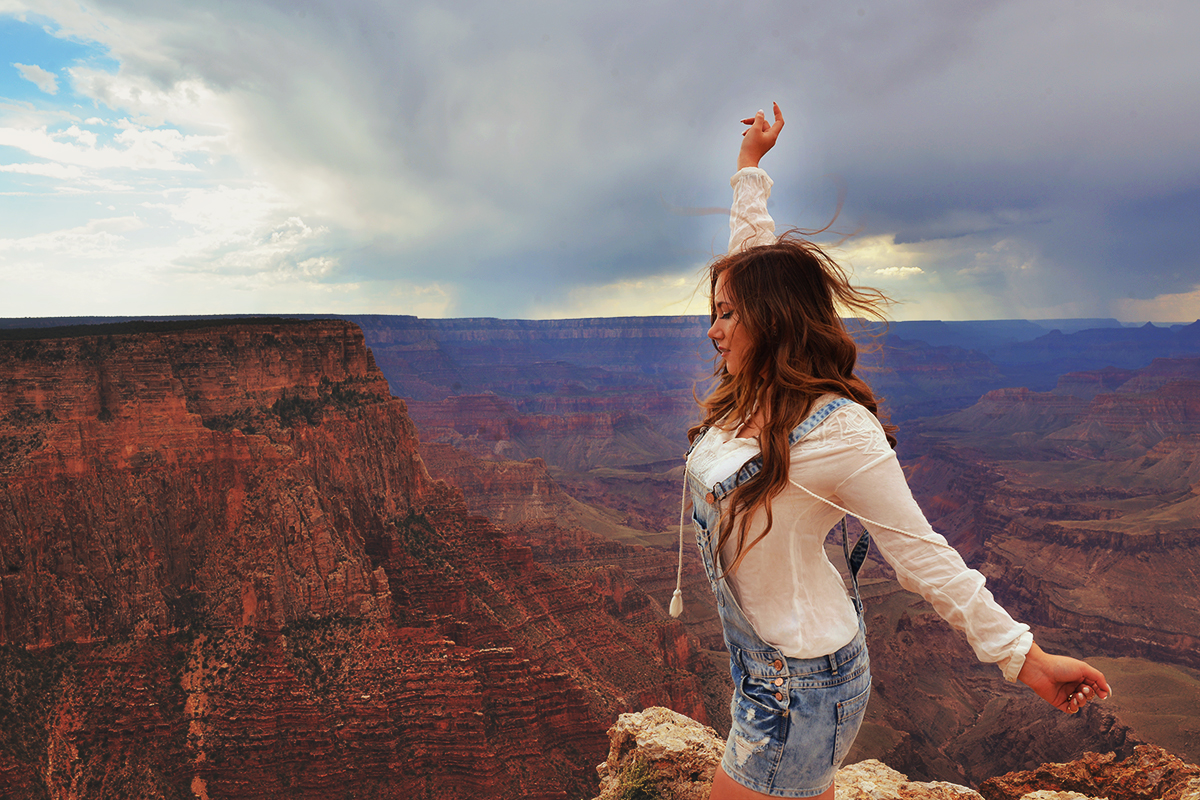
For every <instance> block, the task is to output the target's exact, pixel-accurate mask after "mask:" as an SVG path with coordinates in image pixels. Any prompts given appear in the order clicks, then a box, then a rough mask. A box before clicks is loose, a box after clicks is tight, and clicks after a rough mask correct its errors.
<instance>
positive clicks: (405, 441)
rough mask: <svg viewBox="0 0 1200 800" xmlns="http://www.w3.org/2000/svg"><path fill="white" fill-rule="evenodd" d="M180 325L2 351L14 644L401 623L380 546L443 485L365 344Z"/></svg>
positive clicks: (50, 338)
mask: <svg viewBox="0 0 1200 800" xmlns="http://www.w3.org/2000/svg"><path fill="white" fill-rule="evenodd" d="M161 328H162V329H160V330H156V331H154V332H153V335H147V334H145V333H124V332H122V326H120V325H117V326H96V328H95V329H94V330H95V333H91V332H90V331H87V330H85V331H83V333H84V334H85V335H78V334H79V333H80V331H72V332H71V333H74V334H76V335H71V336H67V337H58V336H55V334H56V333H57V332H56V331H53V330H49V331H42V332H40V333H41V334H42V335H44V336H46V337H47V338H37V339H25V340H7V341H0V375H3V380H2V381H0V475H3V478H4V481H3V487H2V488H0V561H2V563H0V571H2V572H0V574H2V576H3V577H2V580H0V644H3V643H14V644H23V645H33V646H46V645H51V644H55V643H58V642H64V641H86V640H89V639H93V638H96V637H103V636H107V635H110V634H114V633H121V632H128V631H131V630H133V629H138V630H143V631H151V632H152V631H166V630H170V629H173V628H175V627H178V626H179V625H181V624H184V623H185V622H186V620H185V619H183V617H184V616H186V615H187V614H189V613H201V612H202V613H204V614H211V615H213V618H214V620H215V621H217V622H220V623H225V624H239V625H251V626H253V627H257V628H261V629H278V628H279V626H281V625H283V624H284V623H286V622H287V621H288V620H290V619H294V618H298V617H300V618H302V617H306V616H308V615H311V614H317V615H324V614H331V613H344V614H351V615H355V616H361V615H366V616H378V615H380V614H383V613H385V611H386V608H387V604H388V600H387V598H388V588H387V579H386V577H385V576H384V575H383V573H382V571H381V570H375V569H372V567H371V562H370V559H369V558H367V557H366V554H365V549H364V548H365V547H366V542H367V541H368V539H369V538H370V534H371V531H372V530H378V529H379V528H381V527H382V526H383V525H384V524H385V521H386V520H387V519H389V518H392V517H395V516H400V515H403V514H407V513H408V512H409V511H410V510H411V509H412V508H413V506H414V505H417V504H419V502H420V498H421V496H422V495H423V494H424V493H426V491H427V490H428V487H429V486H430V483H431V482H430V479H429V477H428V474H427V473H426V472H425V469H424V467H423V465H422V464H421V462H420V457H419V455H418V454H417V439H416V432H415V429H414V427H413V425H412V423H411V421H410V420H409V418H408V416H407V415H406V414H405V413H404V404H403V402H402V401H400V400H396V399H394V398H392V397H391V396H390V394H389V393H388V388H387V382H386V380H385V379H384V377H383V375H382V374H381V373H380V372H379V370H378V369H377V368H376V367H375V364H374V361H373V359H372V357H371V354H370V352H369V351H368V350H367V348H366V347H365V345H364V343H363V336H362V332H361V331H360V330H359V329H358V328H357V327H355V326H354V325H352V324H350V323H347V322H344V321H340V320H326V321H308V322H300V321H264V320H259V321H252V322H223V324H221V325H216V326H214V325H210V324H203V323H201V324H199V325H197V324H196V323H190V324H189V323H175V324H171V325H164V326H161ZM188 598H193V599H192V600H189V599H188ZM195 598H204V602H203V604H202V605H203V608H195V607H194V606H195Z"/></svg>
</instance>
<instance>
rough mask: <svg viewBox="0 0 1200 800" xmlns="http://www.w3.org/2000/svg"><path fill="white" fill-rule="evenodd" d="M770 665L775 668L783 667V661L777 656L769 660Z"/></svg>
mask: <svg viewBox="0 0 1200 800" xmlns="http://www.w3.org/2000/svg"><path fill="white" fill-rule="evenodd" d="M771 666H772V667H773V668H775V669H777V670H778V669H783V662H782V661H780V660H779V659H778V658H777V659H775V660H774V661H772V662H771Z"/></svg>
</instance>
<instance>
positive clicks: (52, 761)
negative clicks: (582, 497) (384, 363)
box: [0, 321, 706, 798]
mask: <svg viewBox="0 0 1200 800" xmlns="http://www.w3.org/2000/svg"><path fill="white" fill-rule="evenodd" d="M73 333H75V334H78V333H79V332H73ZM82 333H83V335H72V336H70V337H64V338H57V337H55V336H54V332H53V331H48V332H45V337H46V338H41V339H30V340H23V341H6V342H0V473H2V474H3V486H2V487H0V562H2V568H0V689H2V693H0V697H2V698H3V700H4V702H3V703H0V778H2V779H3V780H2V781H0V796H4V797H14V798H16V797H29V796H34V797H36V796H47V795H48V796H55V797H64V798H70V797H76V798H86V797H93V796H117V795H129V796H139V797H170V798H176V797H185V796H186V797H199V798H203V797H212V798H216V797H246V798H250V797H263V798H266V797H280V796H289V797H321V798H339V797H350V796H357V797H378V798H391V797H394V798H408V797H422V796H439V797H448V798H456V797H463V798H466V797H478V796H489V797H498V798H504V797H514V798H515V797H522V798H524V797H533V798H565V797H569V796H570V797H577V796H581V795H583V794H585V793H589V787H590V786H594V780H595V779H594V776H593V775H591V774H589V773H590V767H588V766H585V765H588V764H594V763H595V761H596V760H598V759H599V758H601V757H602V755H603V748H604V730H605V729H606V728H607V726H608V725H609V724H611V722H612V721H613V720H615V718H616V716H617V715H618V714H619V713H621V712H624V711H629V710H632V709H635V708H638V707H640V706H641V705H646V704H666V705H670V706H672V707H675V708H678V709H680V710H682V711H686V712H687V713H689V714H691V715H693V716H696V717H699V718H704V717H705V714H706V711H705V703H704V698H703V688H702V686H701V682H700V680H699V679H698V678H697V677H696V676H695V675H694V674H692V673H691V672H689V671H688V664H689V663H691V662H695V661H696V659H695V658H694V655H693V654H694V651H695V648H696V645H694V644H690V643H689V639H688V635H687V634H686V632H685V631H684V629H683V628H682V626H680V625H679V623H677V622H674V621H668V620H664V619H663V618H662V616H661V615H660V614H657V613H655V609H654V608H653V607H651V606H647V608H648V609H649V611H648V612H646V613H642V612H637V613H634V612H633V610H632V609H633V608H634V607H635V606H637V605H638V604H639V603H641V604H642V605H645V603H646V601H645V599H644V598H643V599H642V600H637V601H635V599H634V595H636V594H637V589H636V587H633V586H632V585H631V584H628V581H627V580H626V579H623V578H622V577H621V575H620V573H619V571H616V572H614V571H612V570H609V571H606V572H602V573H597V574H592V571H590V570H587V569H581V570H579V571H578V572H577V573H576V574H574V575H567V574H565V573H563V572H561V571H557V570H552V569H548V568H545V567H542V566H540V565H538V564H537V563H535V561H534V559H533V555H532V550H531V548H530V546H529V545H528V544H525V543H522V542H521V541H519V540H514V539H512V538H510V537H509V536H508V535H506V534H505V533H504V532H503V531H502V530H500V529H499V528H497V527H496V526H495V525H494V524H492V523H490V522H488V521H487V520H486V519H485V518H483V517H480V516H475V515H472V514H470V513H469V512H468V511H467V509H466V507H465V505H464V504H463V500H462V495H461V493H460V492H459V491H458V490H456V489H453V488H451V487H449V486H447V485H445V484H444V483H441V482H438V481H435V480H433V479H431V478H430V477H429V475H428V473H427V472H426V470H425V467H424V464H423V462H422V459H421V456H420V454H419V452H418V443H417V439H416V435H415V429H414V427H413V425H412V422H411V421H410V419H409V418H408V416H407V414H406V412H405V406H404V403H403V402H402V401H400V400H397V399H394V398H392V397H391V396H390V394H389V393H388V389H387V385H386V382H385V381H384V379H383V376H382V374H381V373H380V372H379V370H378V369H377V368H376V366H375V364H374V362H373V359H372V357H371V354H370V352H369V351H368V350H367V349H366V348H365V346H364V343H363V338H362V334H361V332H360V331H359V330H358V329H357V328H356V327H355V326H353V325H350V324H348V323H345V322H341V321H332V322H331V321H324V322H321V321H317V322H305V323H295V322H291V323H285V322H279V321H260V322H257V323H249V322H247V323H241V324H236V323H232V324H222V325H205V326H199V327H189V326H187V325H183V326H177V329H160V330H158V331H157V332H155V333H153V334H149V335H148V334H128V333H125V332H123V331H122V329H121V328H104V329H102V330H99V331H96V332H93V333H90V332H87V331H84V332H82ZM623 581H624V584H623ZM617 596H619V597H621V598H622V599H621V601H620V602H616V603H614V602H612V598H613V597H617Z"/></svg>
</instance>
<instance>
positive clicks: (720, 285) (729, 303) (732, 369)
mask: <svg viewBox="0 0 1200 800" xmlns="http://www.w3.org/2000/svg"><path fill="white" fill-rule="evenodd" d="M713 308H714V309H715V310H716V319H715V320H713V324H712V327H710V328H709V329H708V338H710V339H712V340H713V343H714V344H715V345H716V346H717V350H718V351H719V352H720V353H721V358H722V359H724V361H725V370H726V371H727V372H728V373H729V374H730V375H737V374H738V371H739V370H740V369H741V368H742V366H743V365H744V364H745V363H746V362H747V361H748V360H749V358H750V353H751V351H752V350H753V348H754V338H753V337H752V336H751V335H750V332H749V331H748V330H747V329H746V326H744V325H742V324H741V321H740V317H739V314H738V308H737V304H736V303H735V302H734V300H733V297H732V295H731V294H730V293H729V288H728V286H726V283H725V273H721V274H720V275H718V276H717V285H716V287H715V288H714V290H713Z"/></svg>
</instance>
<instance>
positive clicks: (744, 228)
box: [688, 168, 1033, 681]
mask: <svg viewBox="0 0 1200 800" xmlns="http://www.w3.org/2000/svg"><path fill="white" fill-rule="evenodd" d="M732 184H733V189H734V200H733V207H732V210H731V214H730V234H731V235H730V244H729V246H730V252H735V251H736V250H737V249H741V248H745V247H750V246H754V245H757V244H766V243H770V242H773V241H774V232H775V224H774V222H773V221H772V220H771V217H770V215H769V214H768V213H767V198H768V197H769V196H770V191H771V179H770V178H769V177H768V176H767V174H766V173H765V172H763V171H762V170H761V169H758V168H747V169H743V170H740V171H739V172H738V173H737V174H736V175H734V177H733V180H732ZM832 399H833V396H832V395H830V396H827V397H825V398H822V399H821V400H820V401H819V402H818V407H819V406H820V405H823V404H824V403H826V402H828V401H829V400H832ZM814 410H816V409H815V408H814ZM758 453H759V447H758V441H757V440H756V439H739V438H736V437H735V435H734V431H728V430H721V429H712V430H709V431H708V433H707V434H706V435H705V436H704V439H703V441H702V442H700V444H699V445H698V446H697V447H696V448H695V450H693V451H692V455H691V457H690V459H689V462H688V469H689V471H691V472H692V474H693V475H695V476H697V477H698V478H700V479H701V480H702V481H703V483H704V484H705V485H708V486H712V485H714V484H715V483H717V482H719V481H722V480H724V479H726V478H728V477H729V476H730V475H732V474H733V473H734V472H736V471H737V469H738V468H739V467H740V466H741V465H742V464H744V463H745V462H746V461H748V460H749V459H751V458H753V457H754V456H756V455H758ZM789 479H790V484H789V486H788V487H787V488H786V489H785V490H784V492H783V493H782V494H781V495H780V496H778V497H776V498H775V499H774V500H773V501H772V514H773V519H774V522H773V524H772V527H771V532H770V533H769V534H768V535H767V536H766V537H765V538H764V539H763V540H762V541H760V542H759V543H758V544H756V545H755V546H754V547H753V548H752V549H751V550H750V551H749V552H748V553H747V555H746V556H745V558H744V559H743V560H742V562H741V564H740V565H739V566H738V568H737V569H736V570H735V571H734V572H733V573H732V574H731V576H730V585H731V586H732V588H733V590H734V592H735V594H736V596H737V599H738V604H739V605H740V606H741V608H742V611H743V612H744V613H745V614H746V617H747V618H748V619H749V620H750V622H751V623H752V624H753V625H754V627H755V629H756V630H757V631H758V634H759V636H760V637H761V638H762V639H763V640H764V641H766V642H768V643H770V644H772V645H774V646H775V647H778V648H779V649H780V650H781V651H782V652H783V653H785V654H786V655H788V656H792V657H796V658H815V657H817V656H821V655H825V654H827V653H831V652H833V651H834V650H837V649H838V648H839V647H841V646H843V645H845V644H847V643H849V642H850V640H851V639H852V638H854V635H855V633H856V632H857V630H858V622H857V619H856V618H855V614H854V608H853V606H852V604H851V603H850V601H849V599H848V595H847V591H846V587H845V585H844V583H843V581H842V578H841V576H840V574H839V573H838V570H837V569H836V568H835V567H834V566H833V564H832V563H830V561H829V559H828V558H827V557H826V555H825V549H824V546H823V543H824V539H825V534H826V533H827V532H828V531H829V529H830V528H832V527H833V526H834V525H835V524H836V523H837V521H838V520H839V519H841V517H842V512H841V511H840V510H839V509H838V508H835V507H834V505H830V503H832V504H835V505H836V506H840V507H841V508H845V509H849V510H850V511H851V512H853V513H854V515H855V516H857V517H858V518H859V519H860V520H862V521H863V523H864V524H865V525H866V527H867V530H869V531H870V532H871V537H872V539H873V540H874V541H875V543H876V545H877V546H878V548H879V551H880V553H882V554H883V556H884V558H885V559H887V561H888V563H889V564H891V565H892V567H893V568H894V569H895V570H896V575H897V577H898V578H899V580H900V585H901V586H903V587H904V588H905V589H908V590H909V591H913V592H916V593H917V594H919V595H921V596H922V597H924V598H925V599H926V600H927V601H929V603H930V604H931V605H932V606H933V607H934V609H935V610H936V611H937V612H938V614H940V615H941V616H942V618H943V619H945V620H946V621H947V622H949V623H950V624H951V625H952V626H954V627H955V628H957V629H959V630H961V631H963V633H964V634H966V637H967V640H968V641H969V642H970V644H971V647H972V648H973V649H974V651H975V655H976V656H977V657H978V658H979V660H980V661H984V662H987V663H995V664H997V665H998V666H999V667H1000V669H1001V670H1002V671H1003V673H1004V677H1005V678H1006V679H1007V680H1010V681H1012V680H1016V677H1017V673H1019V672H1020V670H1021V667H1022V665H1023V664H1024V663H1025V655H1026V653H1028V651H1029V648H1030V647H1031V646H1032V644H1033V636H1032V635H1031V634H1030V633H1029V626H1028V625H1023V624H1020V623H1018V622H1016V621H1014V620H1013V618H1012V617H1010V616H1009V615H1008V613H1007V612H1006V611H1005V610H1004V609H1003V608H1001V607H1000V606H999V605H998V604H997V603H996V601H995V600H994V599H993V598H992V594H991V592H989V591H988V590H987V588H986V587H985V586H984V578H983V576H982V575H981V574H980V573H979V572H977V571H976V570H972V569H968V568H967V566H966V564H965V563H964V562H963V559H962V556H960V555H959V554H958V551H956V550H955V549H954V548H952V547H950V545H949V544H947V542H946V540H945V538H944V537H942V536H941V535H940V534H937V533H935V532H934V531H933V529H932V528H931V527H930V525H929V522H928V521H927V520H926V519H925V515H924V514H923V513H922V512H921V509H920V508H919V507H918V506H917V503H916V501H915V500H914V499H913V496H912V492H911V491H910V490H909V488H908V482H907V481H906V480H905V478H904V473H903V472H902V471H901V469H900V463H899V461H897V459H896V454H895V452H894V451H893V450H892V449H891V447H889V446H888V443H887V438H886V437H885V435H884V432H883V428H882V426H881V425H880V424H879V422H878V420H876V419H875V416H874V415H873V414H871V412H870V411H868V410H867V409H865V408H863V407H862V406H860V405H857V404H850V405H847V406H843V407H842V408H839V409H837V410H836V411H834V412H833V413H832V414H831V415H830V416H829V418H828V419H827V420H825V421H824V422H823V423H821V424H820V425H819V426H817V428H816V429H814V430H813V431H812V432H811V433H810V434H809V435H808V436H806V437H805V438H804V439H802V440H801V441H800V442H798V443H797V444H796V445H795V446H794V447H793V448H792V451H791V465H790V469H789ZM818 498H822V499H818ZM765 523H766V514H765V512H763V511H761V510H760V511H759V512H758V513H756V514H755V516H754V517H753V518H752V519H751V524H750V531H749V537H748V539H747V541H753V540H754V539H755V538H756V536H757V534H758V533H760V532H761V531H762V529H763V527H764V526H765ZM721 557H722V561H723V562H724V563H730V562H731V561H732V558H733V547H732V543H727V545H726V549H725V551H724V552H722V554H721Z"/></svg>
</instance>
